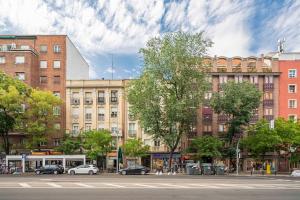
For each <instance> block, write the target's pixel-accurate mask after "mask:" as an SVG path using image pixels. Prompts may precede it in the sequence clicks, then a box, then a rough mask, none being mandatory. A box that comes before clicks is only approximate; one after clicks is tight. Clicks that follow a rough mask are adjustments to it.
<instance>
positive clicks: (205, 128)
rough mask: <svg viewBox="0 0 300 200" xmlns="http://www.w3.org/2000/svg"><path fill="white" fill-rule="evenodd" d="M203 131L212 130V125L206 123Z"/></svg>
mask: <svg viewBox="0 0 300 200" xmlns="http://www.w3.org/2000/svg"><path fill="white" fill-rule="evenodd" d="M203 132H211V125H204V126H203Z"/></svg>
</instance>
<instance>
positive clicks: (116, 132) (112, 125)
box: [111, 123, 118, 134]
mask: <svg viewBox="0 0 300 200" xmlns="http://www.w3.org/2000/svg"><path fill="white" fill-rule="evenodd" d="M111 132H112V133H113V134H118V125H117V123H112V124H111Z"/></svg>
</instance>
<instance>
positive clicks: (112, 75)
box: [111, 54, 114, 80]
mask: <svg viewBox="0 0 300 200" xmlns="http://www.w3.org/2000/svg"><path fill="white" fill-rule="evenodd" d="M111 80H114V54H111Z"/></svg>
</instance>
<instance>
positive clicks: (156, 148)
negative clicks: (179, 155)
mask: <svg viewBox="0 0 300 200" xmlns="http://www.w3.org/2000/svg"><path fill="white" fill-rule="evenodd" d="M150 150H151V151H152V152H167V151H168V148H167V147H166V146H154V147H151V148H150Z"/></svg>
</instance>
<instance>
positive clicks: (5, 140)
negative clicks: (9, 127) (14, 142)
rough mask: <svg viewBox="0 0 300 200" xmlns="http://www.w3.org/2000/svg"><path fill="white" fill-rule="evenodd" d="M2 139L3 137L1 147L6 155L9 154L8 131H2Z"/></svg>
mask: <svg viewBox="0 0 300 200" xmlns="http://www.w3.org/2000/svg"><path fill="white" fill-rule="evenodd" d="M1 135H2V139H3V148H4V151H5V154H6V155H9V152H10V144H9V138H8V132H6V133H2V134H1Z"/></svg>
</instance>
